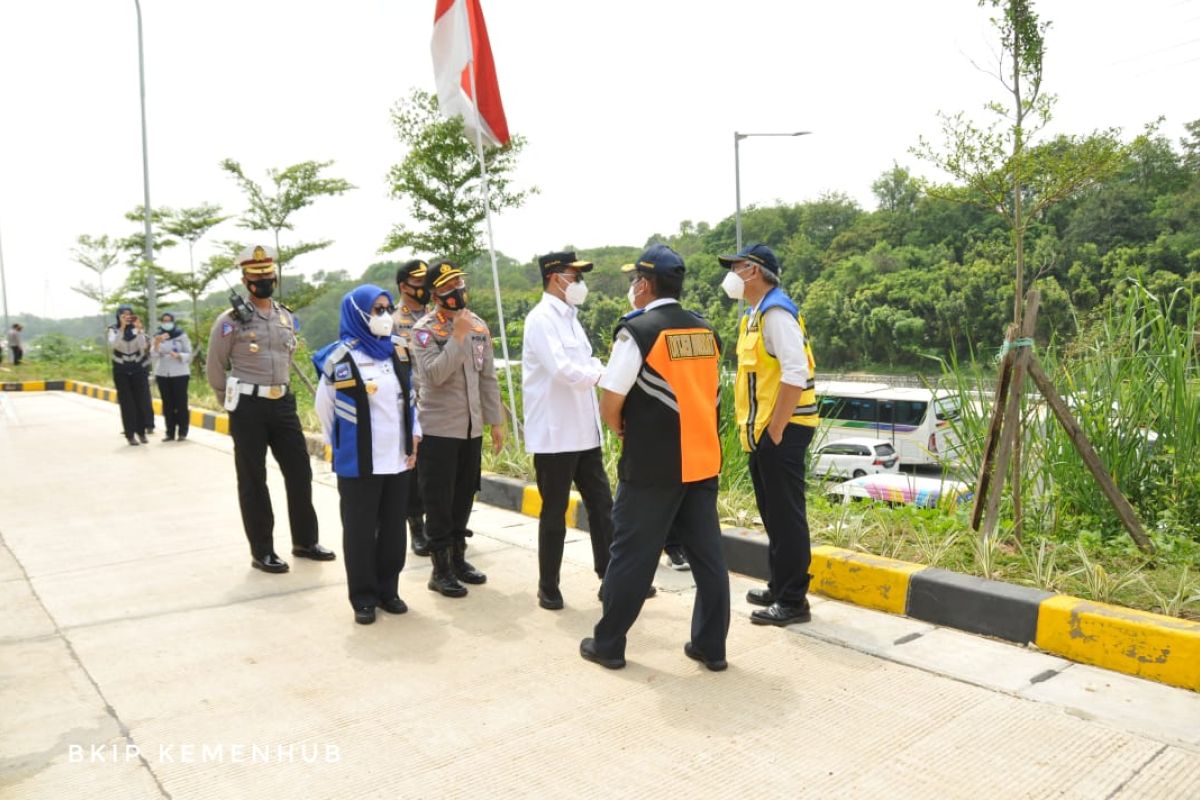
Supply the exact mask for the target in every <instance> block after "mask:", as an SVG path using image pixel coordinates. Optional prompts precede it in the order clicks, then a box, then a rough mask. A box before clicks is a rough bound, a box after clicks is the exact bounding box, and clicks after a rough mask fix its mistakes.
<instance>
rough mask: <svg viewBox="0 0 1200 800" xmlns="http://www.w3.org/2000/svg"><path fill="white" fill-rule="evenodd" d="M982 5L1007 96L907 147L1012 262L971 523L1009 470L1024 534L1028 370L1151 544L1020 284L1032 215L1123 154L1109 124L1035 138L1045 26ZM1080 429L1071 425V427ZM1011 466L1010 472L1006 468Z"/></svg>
mask: <svg viewBox="0 0 1200 800" xmlns="http://www.w3.org/2000/svg"><path fill="white" fill-rule="evenodd" d="M979 5H980V6H987V5H990V6H991V7H992V8H995V9H996V10H997V12H998V13H997V16H996V17H994V18H993V19H992V24H993V26H994V28H995V30H996V32H997V34H998V35H999V40H1000V41H999V45H1000V50H999V53H998V55H997V63H996V64H995V65H994V67H992V68H989V69H986V70H985V71H989V73H990V74H992V75H993V76H994V77H995V78H996V79H997V80H998V81H999V82H1000V84H1001V85H1002V86H1003V87H1004V90H1005V93H1006V95H1007V97H1008V105H1005V104H1001V103H989V104H988V105H987V106H986V107H987V109H988V110H989V111H991V112H992V113H994V114H995V115H997V117H998V119H997V120H996V121H994V122H993V123H992V124H991V125H990V126H987V127H979V126H977V125H975V124H974V123H972V122H971V121H970V120H968V119H967V118H966V117H965V116H964V115H963V114H961V113H960V114H956V115H952V116H951V115H942V133H943V135H944V139H945V141H944V144H943V147H942V148H941V149H935V148H934V147H933V146H932V145H931V144H930V143H929V142H927V141H925V140H924V139H922V140H921V142H920V144H919V145H918V147H916V148H914V150H913V152H914V153H915V154H916V155H917V156H918V157H920V158H922V159H925V160H926V161H929V162H931V163H933V164H935V165H936V166H938V167H939V168H941V169H942V170H943V171H945V172H946V173H948V174H949V175H950V176H952V177H953V178H954V179H955V180H956V181H957V182H958V183H960V184H961V185H963V186H965V189H966V191H965V192H963V191H962V189H961V188H958V187H949V188H947V187H931V188H930V189H929V190H928V191H929V192H930V194H933V195H937V196H941V197H945V198H947V199H952V200H956V201H963V200H964V199H965V200H966V201H967V202H972V203H974V204H977V205H979V206H981V207H983V208H986V209H988V210H991V211H994V212H995V213H997V214H999V215H1000V217H1001V218H1002V219H1003V220H1004V222H1005V224H1006V226H1007V227H1008V228H1009V230H1010V231H1011V234H1012V246H1013V257H1014V264H1015V275H1014V293H1013V323H1012V325H1011V326H1010V327H1009V330H1008V332H1007V335H1006V336H1005V344H1004V350H1003V358H1002V361H1001V368H1000V376H999V379H998V383H997V390H996V397H995V405H994V407H993V411H992V416H991V423H990V425H989V427H988V433H987V438H986V440H985V445H984V459H983V462H982V467H981V469H980V474H979V476H978V480H977V484H976V492H975V506H974V508H973V510H972V515H971V523H972V527H973V528H975V529H977V530H979V532H980V536H981V538H982V540H983V541H984V543H985V544H986V543H987V542H989V541H990V540H991V538H992V537H993V536H994V534H995V531H996V527H997V523H998V518H999V511H1000V497H1001V491H1000V489H1001V488H1002V487H1003V484H1004V481H1005V478H1006V477H1007V476H1009V475H1010V474H1011V484H1012V491H1013V533H1014V535H1015V537H1016V538H1017V540H1018V541H1020V540H1021V536H1022V502H1021V436H1020V429H1021V400H1022V397H1023V389H1024V380H1025V376H1026V374H1028V375H1030V377H1032V378H1033V379H1034V382H1035V384H1036V385H1037V388H1038V390H1039V391H1040V392H1041V393H1042V394H1043V396H1044V397H1045V398H1046V400H1047V402H1048V403H1049V404H1050V407H1051V409H1052V410H1053V411H1054V414H1055V416H1056V417H1057V418H1058V419H1059V421H1060V422H1061V423H1062V424H1063V425H1064V426H1065V427H1066V429H1067V430H1068V431H1069V432H1071V433H1070V435H1071V440H1072V442H1073V443H1074V444H1075V447H1076V448H1077V449H1078V450H1079V453H1080V455H1081V456H1082V457H1083V459H1084V462H1085V463H1086V464H1087V466H1088V468H1089V470H1091V472H1092V475H1093V476H1094V477H1095V479H1096V480H1097V481H1098V483H1099V485H1100V487H1101V489H1102V490H1103V492H1104V494H1105V496H1106V497H1107V498H1108V499H1109V501H1110V502H1111V503H1112V504H1113V506H1114V507H1115V508H1116V509H1117V513H1118V516H1120V517H1121V520H1122V522H1123V523H1124V524H1125V527H1126V529H1127V530H1128V531H1129V533H1130V536H1132V537H1133V540H1134V541H1135V542H1136V543H1137V545H1138V547H1140V548H1141V549H1143V550H1145V551H1148V552H1149V551H1151V550H1152V545H1151V544H1150V540H1149V538H1148V537H1147V536H1146V534H1145V531H1144V530H1143V529H1142V527H1141V524H1140V523H1139V522H1138V520H1137V517H1136V515H1134V513H1133V510H1132V508H1131V507H1130V506H1129V503H1128V501H1126V500H1125V498H1124V497H1123V496H1122V495H1121V494H1120V492H1119V491H1118V490H1117V488H1116V485H1115V484H1114V483H1113V481H1112V479H1111V477H1109V475H1108V473H1107V471H1105V470H1104V467H1103V465H1102V464H1101V463H1100V460H1099V458H1098V457H1097V456H1096V453H1095V451H1094V449H1093V448H1092V447H1091V445H1090V444H1089V443H1088V441H1087V439H1086V437H1084V436H1083V433H1082V431H1081V430H1080V429H1079V425H1078V423H1076V422H1075V420H1074V418H1073V417H1072V415H1071V413H1070V411H1069V410H1068V409H1067V407H1066V404H1065V403H1063V402H1062V399H1061V398H1060V397H1058V395H1057V393H1056V392H1055V390H1054V387H1053V385H1052V383H1051V382H1050V381H1049V380H1048V379H1047V378H1046V376H1045V373H1044V372H1043V371H1042V369H1041V367H1040V366H1039V365H1038V363H1037V361H1036V360H1035V359H1034V357H1033V352H1032V343H1033V336H1034V333H1035V331H1036V322H1037V303H1038V294H1037V292H1030V293H1029V295H1028V297H1027V296H1026V292H1025V280H1024V279H1025V245H1026V237H1027V235H1028V231H1029V226H1030V223H1031V222H1032V221H1033V220H1036V219H1037V218H1039V217H1040V216H1041V215H1042V214H1044V213H1045V211H1046V210H1047V209H1048V208H1049V207H1051V206H1053V205H1054V204H1055V203H1058V202H1061V201H1062V200H1065V199H1067V198H1069V197H1072V196H1074V195H1075V194H1077V193H1078V192H1080V191H1081V190H1083V189H1084V188H1086V187H1088V186H1091V185H1093V184H1095V183H1096V182H1098V181H1101V180H1103V179H1105V178H1107V177H1109V176H1111V175H1112V174H1113V173H1114V172H1115V171H1116V170H1117V168H1118V166H1119V164H1120V160H1121V157H1122V154H1123V147H1122V146H1121V145H1120V143H1119V141H1118V139H1117V135H1116V132H1115V131H1105V132H1102V133H1096V134H1093V135H1092V136H1089V137H1086V138H1071V137H1059V138H1057V139H1056V140H1054V141H1053V142H1051V143H1049V144H1044V145H1041V146H1037V147H1031V146H1030V141H1032V140H1033V139H1034V138H1035V136H1036V134H1037V133H1038V132H1039V131H1041V130H1042V129H1043V128H1044V127H1045V126H1046V124H1047V123H1048V122H1049V121H1050V119H1051V111H1052V108H1053V105H1054V99H1055V98H1054V97H1053V96H1052V95H1047V94H1045V93H1043V92H1042V78H1043V71H1042V66H1043V56H1044V52H1045V34H1046V31H1047V30H1048V29H1049V27H1050V23H1049V22H1042V21H1041V20H1040V19H1039V17H1038V15H1037V13H1036V12H1035V11H1034V9H1033V3H1032V2H1031V0H980V3H979ZM1076 434H1077V435H1076ZM1010 468H1011V473H1010Z"/></svg>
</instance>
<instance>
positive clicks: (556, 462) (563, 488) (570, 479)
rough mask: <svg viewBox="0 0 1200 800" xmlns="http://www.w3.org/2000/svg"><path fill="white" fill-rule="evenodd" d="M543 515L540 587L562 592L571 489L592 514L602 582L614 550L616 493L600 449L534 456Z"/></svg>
mask: <svg viewBox="0 0 1200 800" xmlns="http://www.w3.org/2000/svg"><path fill="white" fill-rule="evenodd" d="M533 468H534V471H535V472H536V474H537V487H538V493H539V494H541V496H542V511H541V514H540V515H539V516H538V588H540V589H543V590H546V591H552V590H555V589H557V588H558V576H559V571H560V569H561V568H562V557H563V546H564V544H565V543H566V539H567V524H566V515H567V506H568V504H569V503H570V499H571V484H572V483H574V484H575V486H576V488H578V489H579V496H580V497H581V498H583V507H584V508H586V509H587V518H588V533H589V534H590V535H591V538H592V567H593V568H594V569H595V570H596V575H597V577H599V578H601V579H603V578H604V572H605V570H606V569H607V568H608V549H609V547H610V546H612V508H613V500H612V489H611V488H610V487H609V485H608V475H607V474H605V472H604V455H603V454H602V453H601V451H600V448H599V447H595V448H592V449H591V450H581V451H577V452H570V453H534V455H533Z"/></svg>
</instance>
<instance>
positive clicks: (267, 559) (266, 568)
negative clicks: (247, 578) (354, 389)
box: [250, 553, 291, 572]
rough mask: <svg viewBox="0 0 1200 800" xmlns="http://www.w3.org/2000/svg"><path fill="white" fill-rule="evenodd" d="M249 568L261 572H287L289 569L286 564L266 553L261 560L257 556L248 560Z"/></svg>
mask: <svg viewBox="0 0 1200 800" xmlns="http://www.w3.org/2000/svg"><path fill="white" fill-rule="evenodd" d="M250 566H252V567H254V568H255V569H261V570H262V571H263V572H287V571H288V570H289V569H291V568H290V567H289V566H288V563H287V562H286V561H284V560H283V559H282V558H280V557H279V556H277V555H275V554H274V553H267V554H266V555H265V556H263V557H262V558H258V557H257V556H255V557H253V558H251V559H250Z"/></svg>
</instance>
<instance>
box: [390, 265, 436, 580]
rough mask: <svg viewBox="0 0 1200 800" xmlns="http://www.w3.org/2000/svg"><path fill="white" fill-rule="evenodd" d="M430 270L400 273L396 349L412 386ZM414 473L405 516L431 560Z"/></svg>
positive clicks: (419, 550)
mask: <svg viewBox="0 0 1200 800" xmlns="http://www.w3.org/2000/svg"><path fill="white" fill-rule="evenodd" d="M428 268H429V265H428V264H426V263H425V262H424V261H421V260H420V259H413V260H412V261H409V262H406V263H405V264H404V265H403V266H401V267H400V269H398V270H396V298H397V300H399V302H398V303H396V312H395V313H394V314H393V315H392V322H393V325H394V329H393V331H392V344H394V345H395V347H396V358H397V359H398V360H399V362H400V369H401V371H402V372H404V374H405V379H406V380H407V381H409V382H410V383H412V381H413V379H414V378H415V377H416V373H415V372H414V370H413V352H412V349H413V348H412V328H413V325H416V324H417V321H418V320H420V319H421V317H423V316H425V314H426V311H427V308H428V306H429V290H428V289H426V288H425V273H426V271H427V270H428ZM415 388H416V387H415V386H414V389H415ZM410 473H411V475H410V476H409V487H408V509H407V511H406V512H405V516H406V517H407V518H408V531H409V533H410V534H411V535H412V551H413V554H414V555H418V556H427V555H429V539H428V538H426V536H425V505H424V504H423V503H422V502H421V489H420V483H419V478H418V471H417V470H416V469H412V470H410Z"/></svg>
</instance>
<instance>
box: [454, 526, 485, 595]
mask: <svg viewBox="0 0 1200 800" xmlns="http://www.w3.org/2000/svg"><path fill="white" fill-rule="evenodd" d="M466 552H467V540H466V537H463V536H455V537H454V550H453V561H452V562H451V563H452V565H453V567H454V577H456V578H458V579H459V580H460V581H462V582H463V583H472V584H480V583H487V575H484V574H483V573H482V572H480V571H479V570H477V569H475V568H474V567H473V566H471V562H469V561H467V559H466V558H465V557H464V554H465V553H466Z"/></svg>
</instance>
